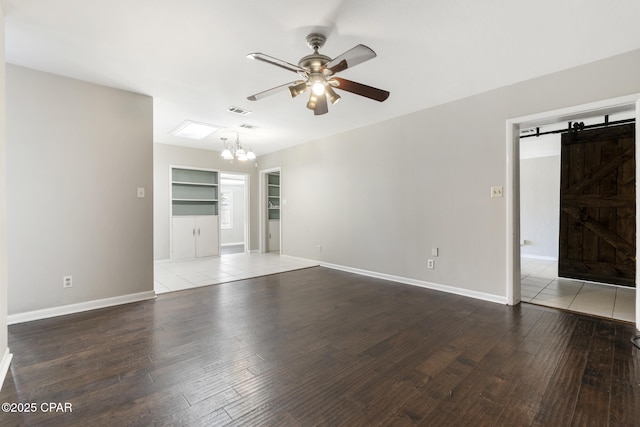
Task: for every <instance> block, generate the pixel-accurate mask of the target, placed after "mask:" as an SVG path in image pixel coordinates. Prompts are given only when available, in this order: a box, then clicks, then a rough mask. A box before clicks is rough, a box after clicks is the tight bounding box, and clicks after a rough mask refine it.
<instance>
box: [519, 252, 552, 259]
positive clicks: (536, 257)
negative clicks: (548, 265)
mask: <svg viewBox="0 0 640 427" xmlns="http://www.w3.org/2000/svg"><path fill="white" fill-rule="evenodd" d="M520 257H521V258H529V259H541V260H545V261H558V257H553V256H544V255H529V254H523V253H521V254H520Z"/></svg>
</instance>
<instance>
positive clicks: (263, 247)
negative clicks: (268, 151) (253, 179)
mask: <svg viewBox="0 0 640 427" xmlns="http://www.w3.org/2000/svg"><path fill="white" fill-rule="evenodd" d="M273 172H279V173H280V197H282V194H283V186H282V184H283V182H282V167H281V166H277V167H274V168H269V169H263V170H261V171H260V179H259V186H260V191H259V203H260V207H259V209H258V217H259V218H260V221H259V223H260V226H259V227H258V229H259V234H260V239H259V242H260V253H266V252H267V223H268V221H269V219H268V215H267V209H266V206H267V203H268V202H267V174H270V173H273ZM283 204H284V199H281V203H280V250H279V251H278V252H279V253H280V254H282V249H283V247H284V246H283V242H282V217H283V212H282V211H283V209H282V205H283Z"/></svg>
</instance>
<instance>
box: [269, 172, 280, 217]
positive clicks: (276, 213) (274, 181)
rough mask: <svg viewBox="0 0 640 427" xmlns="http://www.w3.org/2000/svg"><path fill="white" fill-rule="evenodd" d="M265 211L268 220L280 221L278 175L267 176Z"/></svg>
mask: <svg viewBox="0 0 640 427" xmlns="http://www.w3.org/2000/svg"><path fill="white" fill-rule="evenodd" d="M267 205H268V206H267V209H268V212H269V219H280V174H279V173H270V174H267Z"/></svg>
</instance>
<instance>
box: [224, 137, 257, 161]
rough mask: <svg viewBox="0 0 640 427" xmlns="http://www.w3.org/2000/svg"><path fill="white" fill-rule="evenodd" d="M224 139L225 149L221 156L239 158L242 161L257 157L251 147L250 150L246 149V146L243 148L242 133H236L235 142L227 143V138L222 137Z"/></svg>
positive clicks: (231, 158)
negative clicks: (241, 143)
mask: <svg viewBox="0 0 640 427" xmlns="http://www.w3.org/2000/svg"><path fill="white" fill-rule="evenodd" d="M220 139H221V140H222V146H223V147H224V149H223V150H222V153H220V157H222V158H223V159H225V160H233V159H238V160H239V161H241V162H244V161H247V160H253V159H255V158H256V155H255V153H254V152H253V151H251V148H249V149H248V151H245V149H244V148H242V145H240V134H239V133H237V134H236V142H235V143H229V144H227V138H220Z"/></svg>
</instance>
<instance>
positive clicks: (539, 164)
mask: <svg viewBox="0 0 640 427" xmlns="http://www.w3.org/2000/svg"><path fill="white" fill-rule="evenodd" d="M558 144H560V142H558ZM559 228H560V156H545V157H535V158H530V159H523V160H520V240H525V244H524V245H523V246H521V247H520V252H521V254H522V255H523V256H527V255H529V256H534V257H543V258H552V259H558V236H559Z"/></svg>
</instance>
